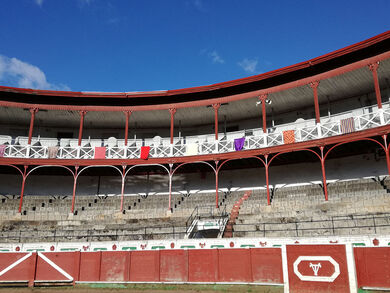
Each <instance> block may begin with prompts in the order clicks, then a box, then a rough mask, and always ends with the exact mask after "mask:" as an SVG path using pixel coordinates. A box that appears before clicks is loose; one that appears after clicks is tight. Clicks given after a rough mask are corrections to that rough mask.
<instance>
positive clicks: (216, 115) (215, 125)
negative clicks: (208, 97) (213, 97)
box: [212, 103, 221, 140]
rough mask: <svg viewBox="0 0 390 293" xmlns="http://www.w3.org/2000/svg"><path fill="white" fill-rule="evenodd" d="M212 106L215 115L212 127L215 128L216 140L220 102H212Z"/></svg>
mask: <svg viewBox="0 0 390 293" xmlns="http://www.w3.org/2000/svg"><path fill="white" fill-rule="evenodd" d="M212 106H213V108H214V116H215V122H214V129H215V140H218V109H219V107H221V104H219V103H217V104H212Z"/></svg>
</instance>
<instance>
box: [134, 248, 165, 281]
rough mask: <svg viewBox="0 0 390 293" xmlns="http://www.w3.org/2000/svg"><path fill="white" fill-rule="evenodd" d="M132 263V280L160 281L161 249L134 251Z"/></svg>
mask: <svg viewBox="0 0 390 293" xmlns="http://www.w3.org/2000/svg"><path fill="white" fill-rule="evenodd" d="M129 253H131V263H130V279H129V280H130V281H132V282H159V281H160V253H159V251H132V252H129Z"/></svg>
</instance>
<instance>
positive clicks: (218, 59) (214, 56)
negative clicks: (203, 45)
mask: <svg viewBox="0 0 390 293" xmlns="http://www.w3.org/2000/svg"><path fill="white" fill-rule="evenodd" d="M207 56H209V57H210V58H211V60H212V61H213V63H219V64H224V63H225V60H223V59H222V58H221V56H220V55H219V54H218V52H217V51H215V50H214V51H212V52H209V53H208V54H207Z"/></svg>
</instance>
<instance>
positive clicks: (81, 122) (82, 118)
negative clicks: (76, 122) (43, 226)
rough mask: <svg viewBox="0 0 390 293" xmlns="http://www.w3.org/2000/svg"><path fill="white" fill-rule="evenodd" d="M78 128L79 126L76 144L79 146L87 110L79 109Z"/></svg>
mask: <svg viewBox="0 0 390 293" xmlns="http://www.w3.org/2000/svg"><path fill="white" fill-rule="evenodd" d="M79 113H80V128H79V143H78V146H81V139H82V138H83V125H84V116H85V114H87V111H80V112H79Z"/></svg>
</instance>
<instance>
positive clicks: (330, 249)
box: [286, 245, 350, 293]
mask: <svg viewBox="0 0 390 293" xmlns="http://www.w3.org/2000/svg"><path fill="white" fill-rule="evenodd" d="M286 250H287V266H288V279H289V287H290V292H291V293H313V292H316V293H320V292H324V293H325V292H326V293H327V292H332V293H336V292H337V293H341V292H343V293H344V292H345V293H347V292H350V290H349V279H348V268H347V258H346V250H345V245H286ZM300 256H312V257H313V260H310V261H303V262H301V264H300V265H299V266H298V270H299V271H300V273H302V275H304V276H311V277H314V276H315V275H314V271H313V269H312V268H311V267H310V263H313V264H318V263H321V265H322V267H321V268H320V269H319V271H318V276H323V277H329V276H331V275H332V274H333V272H334V271H335V269H334V266H333V265H332V264H331V263H329V262H328V261H320V260H315V257H316V256H317V257H318V256H330V257H332V258H333V259H334V261H336V262H337V263H338V264H339V267H340V274H339V276H338V277H337V278H336V279H335V280H334V281H332V282H320V281H303V280H301V279H300V278H299V277H298V276H297V274H296V273H295V272H294V267H293V264H294V262H295V261H296V260H297V259H298V257H300Z"/></svg>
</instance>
